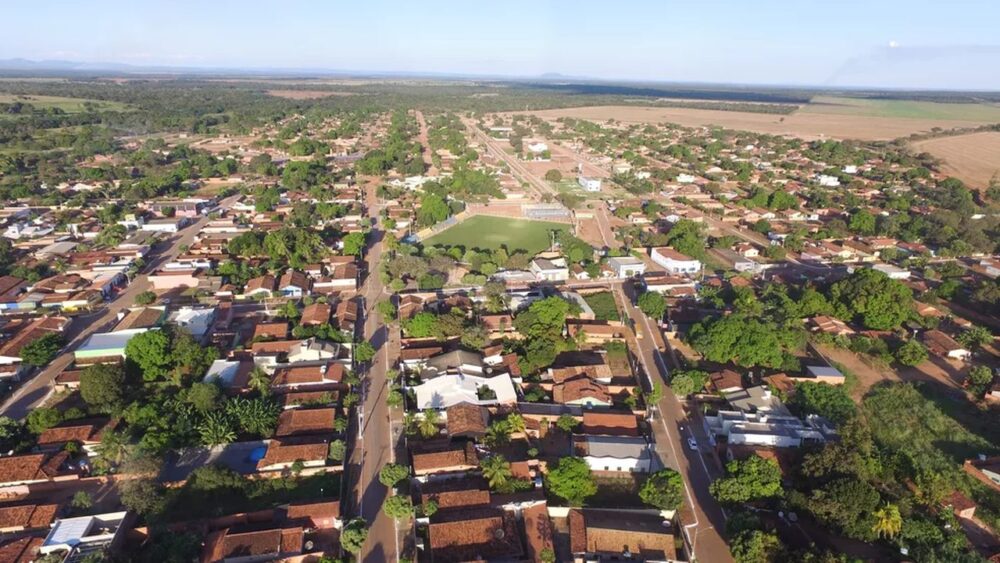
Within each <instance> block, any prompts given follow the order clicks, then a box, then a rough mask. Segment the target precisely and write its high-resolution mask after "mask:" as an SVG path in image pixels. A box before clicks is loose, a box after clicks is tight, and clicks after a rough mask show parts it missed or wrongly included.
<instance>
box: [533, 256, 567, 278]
mask: <svg viewBox="0 0 1000 563" xmlns="http://www.w3.org/2000/svg"><path fill="white" fill-rule="evenodd" d="M529 270H530V271H531V273H533V274H535V278H537V279H539V280H542V281H566V280H568V279H569V268H567V267H566V259H565V258H553V259H551V260H549V259H547V258H535V259H534V260H532V261H531V266H530V267H529Z"/></svg>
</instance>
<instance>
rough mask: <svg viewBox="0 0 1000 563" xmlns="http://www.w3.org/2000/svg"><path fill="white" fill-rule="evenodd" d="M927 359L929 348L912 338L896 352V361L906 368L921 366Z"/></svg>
mask: <svg viewBox="0 0 1000 563" xmlns="http://www.w3.org/2000/svg"><path fill="white" fill-rule="evenodd" d="M926 359H927V348H924V345H923V344H921V343H919V342H917V340H916V339H915V338H911V339H909V340H907V341H906V342H904V343H903V345H902V346H900V347H899V349H897V350H896V361H897V362H899V363H901V364H903V365H904V366H915V365H919V364H921V363H923V362H924V360H926Z"/></svg>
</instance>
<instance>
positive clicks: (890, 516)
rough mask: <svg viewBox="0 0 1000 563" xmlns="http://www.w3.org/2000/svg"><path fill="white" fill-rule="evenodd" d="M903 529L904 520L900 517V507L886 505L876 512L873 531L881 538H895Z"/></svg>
mask: <svg viewBox="0 0 1000 563" xmlns="http://www.w3.org/2000/svg"><path fill="white" fill-rule="evenodd" d="M902 527H903V518H902V516H900V515H899V507H898V506H896V505H895V504H886V505H885V506H884V507H882V508H880V509H878V510H876V511H875V525H874V526H872V531H873V532H875V534H877V535H878V536H879V537H886V538H893V537H896V534H898V533H899V531H900V529H902Z"/></svg>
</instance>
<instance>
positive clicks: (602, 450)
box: [573, 435, 653, 473]
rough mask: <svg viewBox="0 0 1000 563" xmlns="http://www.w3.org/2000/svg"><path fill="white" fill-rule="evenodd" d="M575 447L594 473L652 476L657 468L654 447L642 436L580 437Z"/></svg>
mask: <svg viewBox="0 0 1000 563" xmlns="http://www.w3.org/2000/svg"><path fill="white" fill-rule="evenodd" d="M573 448H574V453H575V455H577V456H579V457H582V458H583V459H584V460H586V462H587V465H588V466H590V469H592V470H593V471H611V472H618V473H649V472H650V471H651V469H652V466H653V456H652V451H651V450H652V447H651V445H650V444H649V443H648V442H647V441H646V439H645V438H643V437H640V436H604V435H600V436H591V435H582V436H581V435H576V436H574V437H573Z"/></svg>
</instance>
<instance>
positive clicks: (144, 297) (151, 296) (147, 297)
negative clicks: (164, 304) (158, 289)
mask: <svg viewBox="0 0 1000 563" xmlns="http://www.w3.org/2000/svg"><path fill="white" fill-rule="evenodd" d="M154 301H156V294H155V293H153V292H152V291H143V292H142V293H140V294H139V295H136V296H135V304H136V305H149V304H150V303H152V302H154Z"/></svg>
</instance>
